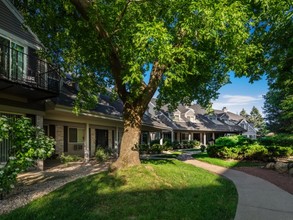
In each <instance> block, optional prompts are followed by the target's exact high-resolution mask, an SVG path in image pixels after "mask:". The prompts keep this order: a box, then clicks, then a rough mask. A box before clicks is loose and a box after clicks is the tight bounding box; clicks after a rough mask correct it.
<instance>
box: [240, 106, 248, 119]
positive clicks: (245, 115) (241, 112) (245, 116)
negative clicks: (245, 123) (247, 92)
mask: <svg viewBox="0 0 293 220" xmlns="http://www.w3.org/2000/svg"><path fill="white" fill-rule="evenodd" d="M239 115H241V116H242V117H243V118H245V119H247V118H248V116H249V115H248V114H247V112H246V111H245V109H244V108H243V109H242V110H241V111H240V113H239Z"/></svg>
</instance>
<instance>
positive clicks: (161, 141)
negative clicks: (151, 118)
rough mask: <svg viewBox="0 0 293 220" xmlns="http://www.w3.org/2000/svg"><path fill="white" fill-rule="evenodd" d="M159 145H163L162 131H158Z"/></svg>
mask: <svg viewBox="0 0 293 220" xmlns="http://www.w3.org/2000/svg"><path fill="white" fill-rule="evenodd" d="M159 134H160V145H163V142H164V138H163V137H164V135H163V132H160V133H159Z"/></svg>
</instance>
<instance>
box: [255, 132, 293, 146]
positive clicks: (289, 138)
mask: <svg viewBox="0 0 293 220" xmlns="http://www.w3.org/2000/svg"><path fill="white" fill-rule="evenodd" d="M258 141H259V142H260V143H261V144H263V145H265V146H282V147H288V146H291V147H293V135H292V134H278V135H274V136H269V137H262V138H259V139H258Z"/></svg>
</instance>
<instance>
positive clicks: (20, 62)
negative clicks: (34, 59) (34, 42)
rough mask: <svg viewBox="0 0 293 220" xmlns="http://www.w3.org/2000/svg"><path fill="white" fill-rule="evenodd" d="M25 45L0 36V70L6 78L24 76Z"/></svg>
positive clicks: (20, 78) (21, 77)
mask: <svg viewBox="0 0 293 220" xmlns="http://www.w3.org/2000/svg"><path fill="white" fill-rule="evenodd" d="M25 49H26V48H25V47H23V46H21V45H19V44H17V43H15V42H12V41H10V40H9V39H6V38H4V37H2V36H0V72H1V74H2V75H5V76H6V77H8V78H12V79H15V80H22V79H23V77H24V76H25V74H26V73H25V65H26V63H25V58H24V54H25Z"/></svg>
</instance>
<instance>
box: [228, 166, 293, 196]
mask: <svg viewBox="0 0 293 220" xmlns="http://www.w3.org/2000/svg"><path fill="white" fill-rule="evenodd" d="M234 169H236V170H239V171H242V172H245V173H247V174H250V175H253V176H257V177H260V178H262V179H265V180H267V181H269V182H271V183H273V184H275V185H276V186H278V187H280V188H281V189H283V190H285V191H287V192H289V193H291V194H293V177H290V176H289V174H287V173H285V174H280V173H278V172H276V171H274V170H268V169H264V168H259V167H236V168H234Z"/></svg>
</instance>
